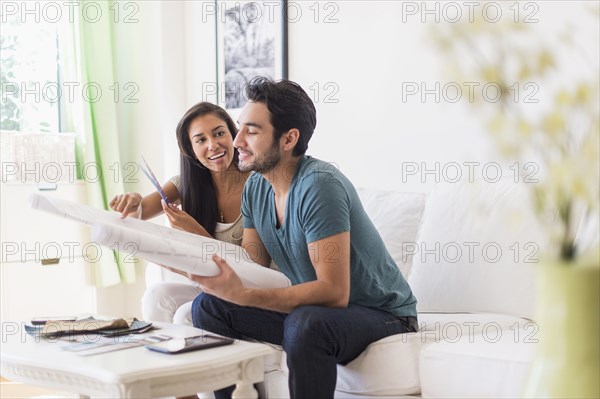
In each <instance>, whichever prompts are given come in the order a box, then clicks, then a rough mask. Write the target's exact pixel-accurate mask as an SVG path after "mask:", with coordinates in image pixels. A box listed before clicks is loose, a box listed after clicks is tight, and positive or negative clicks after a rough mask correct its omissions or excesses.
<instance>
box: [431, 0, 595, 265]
mask: <svg viewBox="0 0 600 399" xmlns="http://www.w3.org/2000/svg"><path fill="white" fill-rule="evenodd" d="M589 4H590V3H587V5H584V7H586V8H585V11H583V12H582V14H584V15H583V16H584V17H586V18H587V17H589V18H592V19H595V21H592V22H593V23H592V24H590V25H592V26H595V27H596V28H595V29H597V26H598V19H599V16H600V9H599V8H598V7H597V6H596V7H594V8H590V6H589ZM535 28H536V26H535V24H531V23H527V22H525V21H517V22H515V21H514V20H511V21H500V22H497V23H490V22H488V21H485V20H484V19H483V18H482V16H481V15H480V16H479V18H476V17H475V18H474V19H472V20H471V21H466V20H465V21H459V22H456V23H442V24H435V25H434V26H432V27H431V37H432V38H433V39H434V42H435V44H436V46H437V47H438V48H439V50H440V51H441V53H442V55H443V56H444V58H443V59H444V63H443V64H442V65H443V67H444V69H446V70H447V71H448V73H449V74H450V76H451V77H452V79H460V80H461V81H463V82H471V83H474V82H479V83H480V86H479V87H482V86H483V88H484V90H473V91H472V93H471V94H473V95H472V96H469V98H468V99H467V100H469V102H470V104H471V105H472V106H473V107H474V108H476V109H475V111H476V114H477V115H478V116H480V117H482V118H484V122H485V124H486V127H487V130H488V132H489V133H490V135H491V137H492V139H493V142H494V143H495V145H496V147H497V148H498V149H499V150H500V153H501V155H503V156H505V157H506V158H508V159H511V160H515V161H521V162H522V164H521V165H523V162H525V161H527V160H529V161H532V160H534V161H535V163H530V164H529V166H532V165H533V166H535V170H534V171H535V172H537V171H538V170H537V167H538V166H539V172H540V173H535V174H534V175H532V174H531V173H530V174H529V177H533V179H530V180H529V182H533V183H534V184H531V188H532V189H533V190H534V198H535V204H534V205H535V208H536V211H537V213H538V215H541V216H547V215H548V213H549V212H551V213H553V214H554V215H557V216H555V217H556V218H557V219H558V223H557V226H558V227H557V229H556V231H552V235H553V237H552V238H553V242H554V243H556V245H555V246H554V247H555V248H556V250H557V252H556V253H555V254H551V256H553V257H558V258H559V259H561V260H563V261H566V262H567V263H568V262H571V261H574V260H575V259H576V258H578V257H579V256H581V255H583V254H582V253H581V251H580V250H579V249H578V248H576V246H575V234H576V232H577V229H578V227H579V223H580V221H581V220H582V216H583V215H587V217H594V218H596V219H597V217H598V216H597V215H598V213H597V212H598V208H599V201H600V199H599V198H600V176H599V174H600V116H599V112H600V103H599V91H600V89H599V87H600V80H599V76H600V68H599V65H598V37H597V34H598V32H597V30H595V35H596V36H595V37H590V38H589V39H590V40H591V43H593V44H594V45H593V47H595V48H591V49H590V47H591V46H587V47H586V46H585V45H582V44H581V43H579V42H577V41H576V40H575V34H576V33H579V36H577V38H578V39H580V38H581V33H580V32H577V27H573V26H566V27H565V30H564V31H563V32H556V33H555V35H552V34H550V35H548V34H547V33H544V36H541V34H540V32H536V29H535ZM593 34H594V32H592V35H593ZM584 35H585V34H584ZM590 51H591V53H592V54H587V53H586V52H590ZM573 69H577V72H573ZM486 83H490V84H488V86H487V91H486V86H485V85H486ZM463 100H465V98H464V97H463ZM528 172H531V170H529V171H528ZM521 173H523V171H521ZM525 177H526V176H525ZM522 181H525V182H527V181H528V180H527V179H523V180H522ZM591 215H595V216H591ZM597 222H598V220H595V223H597Z"/></svg>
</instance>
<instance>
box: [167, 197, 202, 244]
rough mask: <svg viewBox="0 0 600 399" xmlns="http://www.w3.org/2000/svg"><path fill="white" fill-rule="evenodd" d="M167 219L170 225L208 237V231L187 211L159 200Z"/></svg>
mask: <svg viewBox="0 0 600 399" xmlns="http://www.w3.org/2000/svg"><path fill="white" fill-rule="evenodd" d="M160 203H161V205H162V208H163V211H164V212H165V215H167V218H168V219H169V223H171V227H173V228H176V229H179V230H183V231H187V232H189V233H194V234H199V235H202V236H206V237H209V234H208V232H207V231H206V229H205V228H204V227H202V225H201V224H200V223H198V222H197V221H196V219H194V218H193V217H191V216H190V215H189V214H188V213H187V212H185V211H182V210H181V209H179V208H178V207H177V206H175V205H172V204H171V205H167V204H166V203H165V201H161V202H160Z"/></svg>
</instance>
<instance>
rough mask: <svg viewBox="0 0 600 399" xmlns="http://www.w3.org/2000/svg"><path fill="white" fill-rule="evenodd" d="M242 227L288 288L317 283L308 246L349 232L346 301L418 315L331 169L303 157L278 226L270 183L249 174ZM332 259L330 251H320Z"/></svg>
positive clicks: (347, 185)
mask: <svg viewBox="0 0 600 399" xmlns="http://www.w3.org/2000/svg"><path fill="white" fill-rule="evenodd" d="M242 215H243V218H244V227H245V228H251V229H256V231H257V232H258V234H259V236H260V238H261V239H262V241H263V243H264V245H265V247H266V248H267V251H268V252H269V254H270V255H271V258H272V259H273V260H274V261H275V263H276V264H277V267H278V268H279V270H280V271H281V272H282V273H284V274H285V275H286V276H287V277H288V278H289V279H290V280H291V281H292V284H300V283H303V282H307V281H313V280H316V278H317V277H316V274H315V269H314V267H313V265H312V263H311V260H310V256H309V253H308V244H309V243H312V242H314V241H318V240H320V239H323V238H326V237H329V236H332V235H335V234H338V233H342V232H345V231H349V232H350V303H351V304H358V305H362V306H366V307H370V308H377V309H383V310H387V311H389V312H391V313H393V314H394V315H396V316H417V311H416V304H417V300H416V299H415V297H414V296H413V294H412V291H411V289H410V287H409V285H408V283H407V282H406V280H405V279H404V277H402V274H401V273H400V270H399V269H398V266H397V265H396V264H395V262H394V260H393V259H392V257H391V256H390V254H389V252H388V251H387V249H386V247H385V245H384V243H383V240H382V239H381V237H380V235H379V233H378V232H377V230H376V229H375V226H374V225H373V223H372V222H371V219H369V217H368V216H367V214H366V212H365V210H364V209H363V206H362V204H361V202H360V199H359V197H358V194H357V192H356V189H355V188H354V186H353V185H352V183H351V182H350V181H349V180H348V179H347V178H346V176H344V175H343V174H342V173H341V172H340V171H339V170H338V169H337V167H336V166H335V165H332V164H329V163H327V162H324V161H321V160H318V159H315V158H312V157H310V156H304V157H302V158H301V159H300V162H299V163H298V167H297V169H296V172H295V174H294V177H293V179H292V183H291V186H290V192H289V194H288V198H287V203H286V208H285V217H284V221H283V224H282V226H281V227H280V228H277V217H276V213H275V195H274V192H273V189H272V188H271V184H270V183H269V182H268V181H267V180H266V179H265V178H264V177H263V176H262V175H260V174H258V173H253V174H252V175H251V176H250V177H249V178H248V180H247V182H246V185H245V186H244V192H243V194H242ZM319 250H320V251H322V253H321V254H318V255H319V256H324V257H325V258H326V257H327V256H331V255H332V254H333V251H335V250H336V249H335V248H330V249H329V248H322V249H319Z"/></svg>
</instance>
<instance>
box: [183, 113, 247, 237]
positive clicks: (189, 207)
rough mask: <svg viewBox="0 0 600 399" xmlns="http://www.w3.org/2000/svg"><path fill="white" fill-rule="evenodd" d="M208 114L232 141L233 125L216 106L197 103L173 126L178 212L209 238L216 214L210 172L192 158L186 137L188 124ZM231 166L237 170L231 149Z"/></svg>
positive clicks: (235, 159) (229, 118) (213, 232)
mask: <svg viewBox="0 0 600 399" xmlns="http://www.w3.org/2000/svg"><path fill="white" fill-rule="evenodd" d="M209 114H211V115H214V116H216V117H217V118H219V119H221V120H222V121H223V122H225V124H226V125H227V128H228V129H229V132H230V133H231V136H232V137H233V138H234V139H235V136H236V134H237V128H236V126H235V123H234V122H233V120H232V119H231V117H230V116H229V114H228V113H227V111H225V110H224V109H223V108H221V107H219V106H218V105H215V104H211V103H207V102H201V103H198V104H196V105H194V106H193V107H192V108H190V109H189V110H188V111H187V112H186V113H185V115H183V118H181V120H180V121H179V123H178V124H177V143H178V144H179V150H180V152H181V174H180V180H179V195H180V196H181V209H183V210H184V211H185V212H187V213H188V214H190V215H191V216H192V217H193V218H194V219H196V221H197V222H198V223H200V224H201V225H202V227H204V228H205V229H206V231H207V232H208V233H209V234H210V235H211V236H214V234H215V228H216V226H217V220H218V218H217V215H218V214H219V206H218V204H217V192H216V190H215V186H214V184H213V179H212V176H211V174H210V171H209V170H208V169H207V168H206V167H204V165H202V164H201V163H200V161H198V159H196V155H194V150H193V149H192V143H191V141H190V135H189V128H190V124H191V123H192V121H193V120H194V119H196V118H198V117H201V116H204V115H209ZM233 163H234V164H235V165H236V167H237V164H238V151H237V149H234V152H233ZM224 173H227V172H224Z"/></svg>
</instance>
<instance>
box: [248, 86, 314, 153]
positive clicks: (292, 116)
mask: <svg viewBox="0 0 600 399" xmlns="http://www.w3.org/2000/svg"><path fill="white" fill-rule="evenodd" d="M246 98H248V100H249V101H252V102H258V103H263V104H265V105H266V106H267V109H268V110H269V112H270V113H271V125H273V128H274V130H275V133H274V139H275V141H276V142H278V141H279V139H280V138H281V136H282V135H283V133H285V132H287V131H288V130H290V129H294V128H296V129H298V131H300V137H299V138H298V143H296V146H295V147H294V151H293V152H292V155H294V156H299V155H303V154H304V153H305V152H306V149H307V148H308V142H309V141H310V138H311V137H312V135H313V132H314V131H315V126H316V125H317V111H316V109H315V105H314V104H313V102H312V100H311V99H310V97H309V96H308V94H306V92H305V91H304V90H303V89H302V87H300V85H299V84H297V83H294V82H292V81H291V80H280V81H277V82H275V81H273V80H271V79H268V78H265V77H260V76H259V77H256V78H254V79H252V80H251V81H250V82H249V83H248V85H247V86H246Z"/></svg>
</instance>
